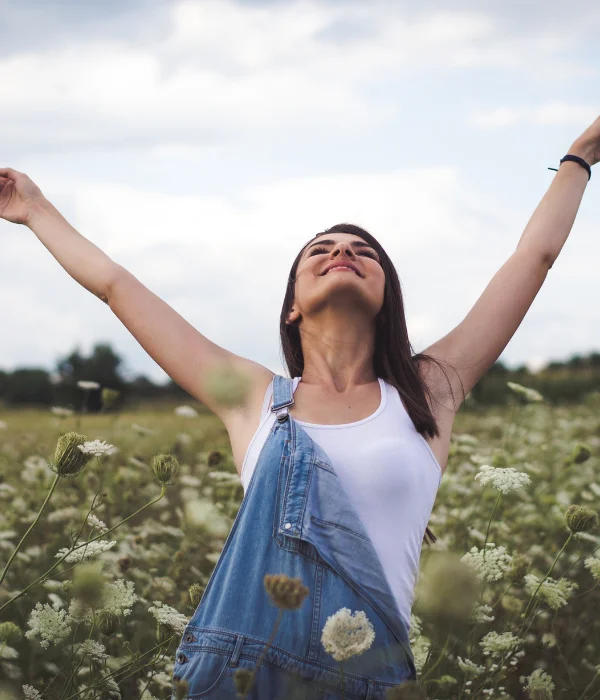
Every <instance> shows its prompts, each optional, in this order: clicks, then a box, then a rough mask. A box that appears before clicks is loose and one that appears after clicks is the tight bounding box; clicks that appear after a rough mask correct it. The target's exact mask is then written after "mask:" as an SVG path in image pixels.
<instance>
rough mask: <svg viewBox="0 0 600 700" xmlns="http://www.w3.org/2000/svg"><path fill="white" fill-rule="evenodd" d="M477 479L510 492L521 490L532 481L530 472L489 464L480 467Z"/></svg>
mask: <svg viewBox="0 0 600 700" xmlns="http://www.w3.org/2000/svg"><path fill="white" fill-rule="evenodd" d="M475 479H476V480H477V481H479V483H481V484H483V485H485V484H491V485H492V486H493V487H494V488H495V489H497V490H498V491H502V493H510V492H511V491H520V490H521V489H522V488H523V487H524V486H527V485H528V484H530V483H531V478H530V477H529V474H525V472H519V471H517V470H516V469H513V468H512V467H506V468H502V467H491V466H490V465H489V464H484V465H482V466H481V467H480V469H479V473H478V474H476V475H475Z"/></svg>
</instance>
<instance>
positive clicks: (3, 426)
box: [0, 420, 8, 430]
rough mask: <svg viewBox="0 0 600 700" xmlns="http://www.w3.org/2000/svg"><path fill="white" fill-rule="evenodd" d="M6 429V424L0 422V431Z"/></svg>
mask: <svg viewBox="0 0 600 700" xmlns="http://www.w3.org/2000/svg"><path fill="white" fill-rule="evenodd" d="M7 428H8V423H5V422H4V421H3V420H0V430H6V429H7Z"/></svg>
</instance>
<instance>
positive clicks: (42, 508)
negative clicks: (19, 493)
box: [0, 474, 60, 583]
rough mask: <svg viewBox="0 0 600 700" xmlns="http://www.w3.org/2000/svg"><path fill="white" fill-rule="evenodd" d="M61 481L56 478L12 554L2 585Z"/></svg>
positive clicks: (0, 579) (0, 581) (58, 476)
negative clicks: (9, 568)
mask: <svg viewBox="0 0 600 700" xmlns="http://www.w3.org/2000/svg"><path fill="white" fill-rule="evenodd" d="M59 479H60V475H59V474H57V475H56V477H55V478H54V481H53V483H52V486H51V487H50V490H49V491H48V495H47V496H46V500H45V501H44V502H43V503H42V507H41V508H40V510H39V512H38V514H37V516H36V518H35V520H34V521H33V522H32V523H31V525H30V526H29V529H28V530H27V532H26V533H25V534H24V535H23V537H21V541H20V542H19V544H18V545H17V547H16V549H15V551H14V552H13V553H12V554H11V556H10V559H9V560H8V563H7V564H6V566H5V567H4V571H3V572H2V576H0V583H2V581H4V577H5V576H6V572H7V571H8V567H9V566H10V565H11V563H12V561H13V559H14V558H15V557H16V556H17V552H18V551H19V549H21V545H22V544H23V542H25V538H26V537H27V535H28V534H29V533H30V532H31V531H32V530H33V528H34V527H35V525H36V523H37V521H38V520H39V519H40V516H41V514H42V513H43V512H44V508H45V507H46V505H47V504H48V501H49V500H50V497H51V496H52V494H53V493H54V489H55V488H56V486H57V484H58V480H59Z"/></svg>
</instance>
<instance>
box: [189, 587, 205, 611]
mask: <svg viewBox="0 0 600 700" xmlns="http://www.w3.org/2000/svg"><path fill="white" fill-rule="evenodd" d="M204 588H205V586H203V585H202V584H201V583H192V585H191V586H190V587H189V588H188V592H189V594H190V601H191V603H192V605H193V606H194V608H197V607H198V606H199V605H200V600H201V599H202V594H203V593H204Z"/></svg>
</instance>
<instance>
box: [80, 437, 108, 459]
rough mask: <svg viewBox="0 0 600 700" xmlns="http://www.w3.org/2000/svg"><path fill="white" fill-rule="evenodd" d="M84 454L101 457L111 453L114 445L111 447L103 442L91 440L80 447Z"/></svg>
mask: <svg viewBox="0 0 600 700" xmlns="http://www.w3.org/2000/svg"><path fill="white" fill-rule="evenodd" d="M78 447H79V449H80V450H81V451H82V452H85V453H86V454H92V455H94V457H101V456H102V455H103V454H107V453H109V452H110V451H111V450H113V449H114V447H113V445H109V444H108V443H107V442H104V441H102V440H90V441H88V442H84V443H83V445H79V446H78Z"/></svg>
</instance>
